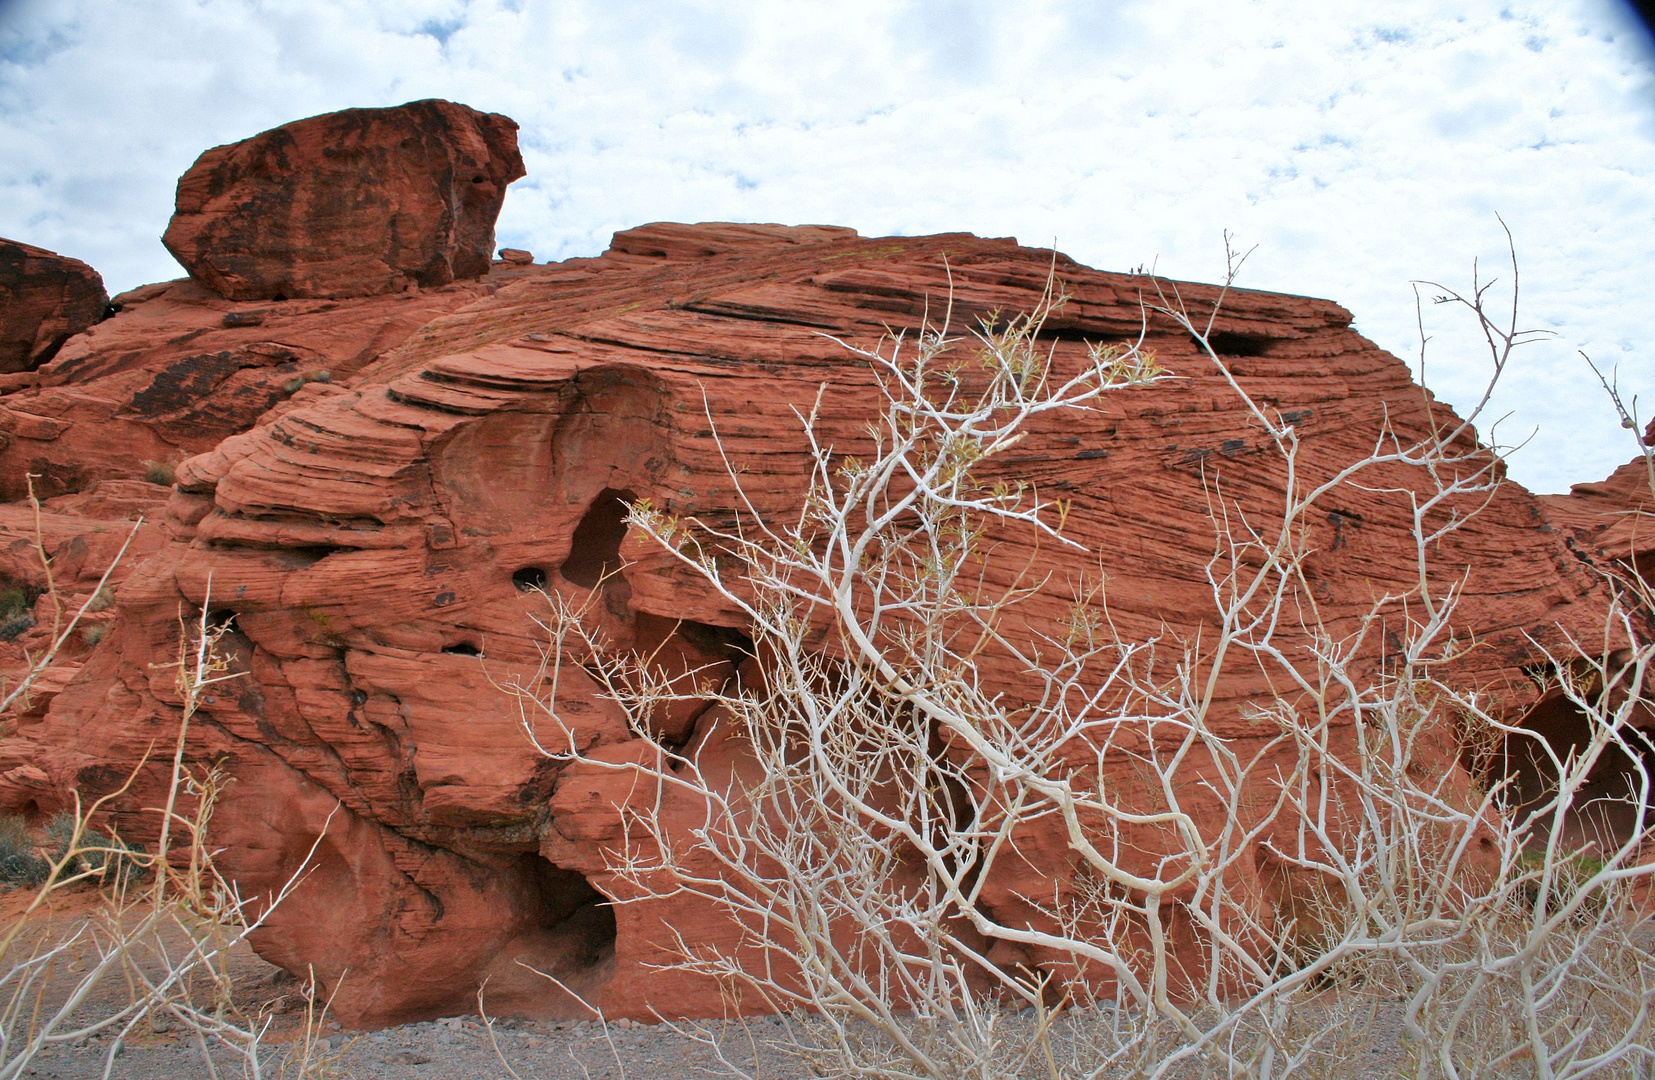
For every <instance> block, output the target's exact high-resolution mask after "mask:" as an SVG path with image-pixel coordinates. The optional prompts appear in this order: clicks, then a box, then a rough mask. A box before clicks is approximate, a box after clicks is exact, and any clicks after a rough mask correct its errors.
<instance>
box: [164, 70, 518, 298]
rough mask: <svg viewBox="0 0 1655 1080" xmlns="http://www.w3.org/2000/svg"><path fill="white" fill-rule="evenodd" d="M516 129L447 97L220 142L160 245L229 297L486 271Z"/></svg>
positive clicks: (192, 175) (316, 293)
mask: <svg viewBox="0 0 1655 1080" xmlns="http://www.w3.org/2000/svg"><path fill="white" fill-rule="evenodd" d="M522 175H523V158H522V156H521V155H520V154H519V153H518V151H517V125H516V124H515V123H514V122H513V121H512V120H511V119H509V118H508V117H504V116H501V115H499V114H497V113H481V112H478V111H476V110H475V109H470V108H467V107H466V106H464V105H456V104H454V103H453V102H449V101H439V100H426V101H414V102H409V103H408V104H406V105H399V106H397V107H395V108H390V109H346V110H344V111H342V112H336V113H327V114H325V115H322V116H313V117H310V118H309V119H307V120H296V121H294V122H293V123H290V124H283V125H282V126H281V127H278V128H273V129H271V130H270V131H266V132H264V133H262V134H260V135H255V136H253V137H252V138H250V139H245V140H243V141H241V142H238V143H232V144H230V145H228V146H218V147H214V148H213V149H211V150H208V151H207V152H206V153H204V154H202V155H201V157H200V158H198V159H196V162H195V164H194V165H193V166H191V167H190V170H189V171H188V172H186V173H185V174H184V176H183V177H182V178H181V179H180V180H179V181H178V208H177V212H176V213H174V214H173V218H172V221H171V223H170V224H169V225H168V226H167V231H166V235H165V236H163V237H162V242H163V243H165V244H166V245H167V250H168V251H170V252H172V254H173V256H174V257H175V258H177V259H178V261H179V262H180V263H182V264H183V266H184V268H185V269H186V270H188V271H189V272H190V276H191V277H193V278H194V279H195V280H197V281H199V282H201V283H202V284H203V285H205V286H207V287H208V288H209V289H211V290H213V291H214V292H216V293H218V294H219V295H220V296H223V297H226V298H229V299H233V300H282V299H287V300H293V299H298V298H301V297H308V298H318V297H321V298H332V299H341V298H345V297H353V296H377V295H380V294H383V293H393V292H399V291H401V290H403V289H405V288H407V287H408V286H410V285H418V286H421V287H423V288H430V287H433V286H438V285H447V284H449V283H450V282H454V281H463V280H466V279H469V278H477V277H481V276H482V275H483V274H485V273H487V272H488V267H489V256H490V253H491V252H492V251H493V250H494V220H495V218H496V217H498V216H499V213H500V204H501V201H502V200H503V199H504V198H505V195H506V186H507V185H508V184H510V183H511V182H512V181H513V180H516V179H518V178H519V177H521V176H522Z"/></svg>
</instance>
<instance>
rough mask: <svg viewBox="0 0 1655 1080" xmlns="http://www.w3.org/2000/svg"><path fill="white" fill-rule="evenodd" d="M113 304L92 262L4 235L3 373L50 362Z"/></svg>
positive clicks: (0, 297) (0, 274) (0, 254)
mask: <svg viewBox="0 0 1655 1080" xmlns="http://www.w3.org/2000/svg"><path fill="white" fill-rule="evenodd" d="M108 306H109V294H108V293H106V292H104V289H103V278H101V277H99V276H98V272H97V271H96V270H94V269H92V268H91V267H90V266H87V265H86V264H85V263H83V262H81V261H80V260H79V259H70V258H66V257H65V256H62V255H57V254H54V253H53V252H50V251H46V250H45V249H43V248H37V247H31V246H29V245H28V244H20V243H18V242H17V241H15V240H7V239H5V238H4V237H0V374H8V373H11V372H17V371H29V370H31V369H33V368H35V367H38V366H39V365H41V364H44V363H45V362H46V361H48V360H50V359H51V358H52V357H53V356H54V355H55V354H56V353H57V351H58V349H59V348H60V347H61V346H62V345H63V343H64V342H65V341H67V340H68V339H69V338H71V337H73V336H74V335H75V334H78V333H80V332H81V331H82V330H85V329H86V328H87V327H89V326H91V325H92V324H93V323H95V322H97V321H98V320H99V319H101V318H103V316H104V309H105V308H107V307H108Z"/></svg>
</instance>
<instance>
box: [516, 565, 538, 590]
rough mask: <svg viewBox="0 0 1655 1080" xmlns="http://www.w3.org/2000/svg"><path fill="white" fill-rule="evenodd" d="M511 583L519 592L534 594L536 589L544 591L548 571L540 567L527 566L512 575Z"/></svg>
mask: <svg viewBox="0 0 1655 1080" xmlns="http://www.w3.org/2000/svg"><path fill="white" fill-rule="evenodd" d="M511 583H512V587H513V588H515V589H516V590H517V591H518V592H534V591H535V590H536V589H539V590H541V591H544V590H545V588H546V571H545V569H544V568H543V567H539V566H525V567H523V568H522V569H521V570H518V571H515V572H514V573H513V574H512V575H511Z"/></svg>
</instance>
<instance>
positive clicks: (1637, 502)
mask: <svg viewBox="0 0 1655 1080" xmlns="http://www.w3.org/2000/svg"><path fill="white" fill-rule="evenodd" d="M1642 442H1643V445H1644V446H1647V447H1655V421H1651V422H1650V424H1649V426H1648V427H1647V428H1645V429H1644V433H1643V438H1642ZM1541 500H1542V501H1543V502H1544V503H1545V504H1546V509H1547V512H1548V514H1549V515H1550V517H1551V520H1552V522H1553V523H1554V524H1555V525H1557V526H1558V527H1560V528H1562V529H1564V530H1565V535H1566V536H1567V542H1568V544H1569V546H1570V548H1571V549H1573V550H1574V551H1575V553H1576V555H1577V556H1579V557H1580V558H1583V559H1587V560H1592V561H1596V562H1599V563H1601V564H1603V565H1604V566H1606V567H1607V566H1614V565H1617V564H1619V565H1622V566H1626V567H1629V568H1631V569H1633V570H1634V571H1636V572H1637V573H1638V574H1640V575H1642V576H1643V577H1644V578H1645V580H1648V581H1650V582H1651V583H1652V584H1655V462H1652V461H1651V460H1650V459H1649V458H1648V457H1645V456H1644V455H1643V454H1639V455H1637V456H1636V457H1634V458H1633V459H1632V460H1631V461H1629V462H1627V463H1626V464H1625V465H1622V466H1621V467H1620V468H1618V469H1616V470H1615V471H1614V472H1612V473H1610V474H1609V476H1607V477H1606V478H1604V479H1603V480H1599V481H1596V482H1593V483H1587V484H1575V485H1574V486H1573V487H1571V488H1570V489H1569V493H1568V494H1567V495H1543V496H1541Z"/></svg>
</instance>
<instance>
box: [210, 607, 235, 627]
mask: <svg viewBox="0 0 1655 1080" xmlns="http://www.w3.org/2000/svg"><path fill="white" fill-rule="evenodd" d="M235 621H236V613H235V612H233V611H231V610H230V609H229V608H214V609H213V610H211V611H209V612H207V629H209V630H233V629H235Z"/></svg>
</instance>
